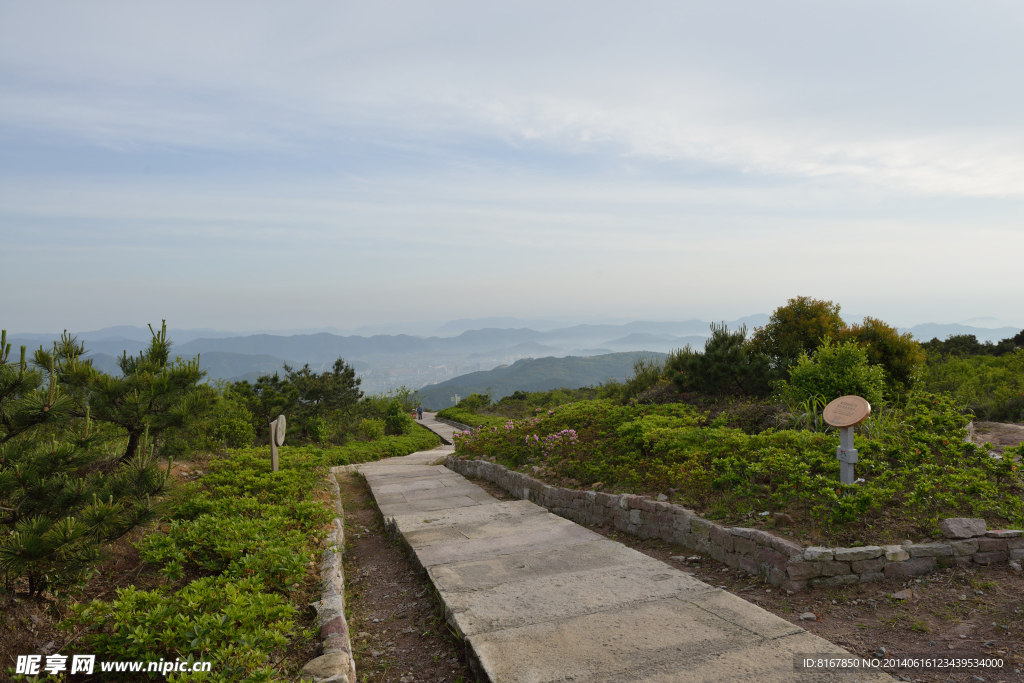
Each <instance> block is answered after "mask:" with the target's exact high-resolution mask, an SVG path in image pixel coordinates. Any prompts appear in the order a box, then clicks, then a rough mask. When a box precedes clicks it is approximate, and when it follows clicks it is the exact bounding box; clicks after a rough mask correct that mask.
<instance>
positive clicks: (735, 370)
mask: <svg viewBox="0 0 1024 683" xmlns="http://www.w3.org/2000/svg"><path fill="white" fill-rule="evenodd" d="M960 341H962V340H960ZM975 341H976V340H975ZM940 344H941V343H940ZM934 346H935V344H931V345H925V346H924V347H922V345H920V344H918V343H917V342H915V341H914V340H913V339H912V338H911V337H910V335H909V334H907V333H900V332H899V331H897V330H896V329H895V328H893V327H891V326H889V325H887V324H885V323H884V322H882V321H880V320H877V319H873V318H866V319H865V320H864V322H863V323H862V324H859V325H847V324H845V323H844V322H843V320H842V318H840V317H839V306H838V305H836V304H834V303H832V302H827V301H818V300H814V299H810V298H807V297H798V298H797V299H793V300H790V301H789V302H788V303H787V304H786V305H785V306H782V307H780V308H779V309H777V310H776V312H775V314H773V316H772V318H771V320H770V322H769V323H768V324H767V325H765V326H764V327H760V328H757V329H755V330H754V331H753V333H752V334H750V335H748V334H747V333H746V330H744V329H742V328H741V329H740V330H738V331H730V330H729V329H728V328H727V327H726V326H725V325H713V326H712V329H711V337H710V338H709V339H708V340H707V342H706V344H705V346H704V349H703V350H702V351H697V350H694V349H691V348H685V349H682V350H680V351H677V352H675V353H673V354H671V355H670V356H669V357H667V358H665V359H663V360H656V361H654V362H650V361H647V362H638V363H637V364H636V366H635V368H634V371H633V373H632V376H631V377H630V378H629V379H628V381H626V382H612V383H606V384H603V385H598V386H594V387H590V388H587V389H583V390H568V389H562V390H559V391H548V392H525V391H519V392H516V393H514V394H512V395H511V396H507V397H504V398H502V399H501V400H500V401H498V402H497V403H495V402H493V401H492V400H491V397H490V396H489V395H487V394H486V393H480V394H474V395H471V396H469V397H467V399H465V400H463V401H462V402H461V403H460V404H459V405H458V406H456V407H454V408H451V409H448V410H446V411H442V413H441V414H442V415H450V416H452V419H458V420H459V421H461V422H463V423H466V424H471V425H479V426H478V427H477V429H475V430H474V431H472V432H471V433H464V434H459V435H457V437H458V438H457V441H456V453H457V454H459V455H461V456H463V457H488V458H490V459H494V460H497V461H498V462H501V463H503V464H505V465H507V466H509V467H514V468H521V469H523V468H525V469H528V470H530V471H533V472H534V473H537V474H540V475H541V476H547V477H551V478H554V479H555V480H558V481H559V482H560V483H562V484H563V485H569V486H576V487H586V488H593V489H597V490H616V491H630V492H636V493H647V494H651V495H657V494H664V495H666V496H668V497H669V499H670V500H673V501H676V502H679V503H681V504H683V505H686V506H690V507H693V508H695V509H697V510H698V511H700V512H701V513H703V514H705V515H706V516H708V517H710V518H712V519H717V520H723V521H726V522H728V523H730V524H748V525H760V524H764V523H765V522H766V520H768V519H771V518H772V517H771V514H772V513H780V514H781V515H783V516H784V518H785V519H788V520H790V523H791V524H795V525H796V526H799V527H801V528H803V529H804V530H805V531H806V530H811V533H813V534H817V535H821V536H824V537H828V538H831V539H833V540H837V541H850V542H852V540H853V539H856V538H863V537H864V536H865V535H866V534H869V535H870V537H874V538H878V539H879V540H882V539H889V540H898V539H897V537H899V536H901V535H902V537H906V534H918V535H920V534H930V533H934V532H936V530H937V523H938V520H939V519H941V518H942V517H948V516H978V517H985V518H986V519H988V520H989V522H990V524H991V525H993V526H995V527H1006V526H1012V527H1016V528H1021V527H1022V526H1024V502H1022V495H1024V469H1022V468H1021V466H1020V459H1021V455H1022V454H1024V447H1019V448H1010V449H1007V450H1005V451H1004V453H1003V454H1002V455H1001V456H992V455H990V453H989V452H988V451H989V449H987V448H985V447H979V446H976V445H974V444H972V443H965V437H966V434H967V432H966V429H965V427H966V425H967V423H968V422H969V421H970V420H971V419H973V418H974V417H975V411H978V412H979V413H983V414H984V415H1005V416H1006V418H1007V419H1014V420H1021V419H1024V414H1022V413H1021V412H1020V407H1019V404H1018V403H1016V401H1019V400H1020V399H1021V398H1022V396H1021V394H1022V384H1021V382H1022V380H1024V349H1021V348H1019V347H1018V346H1017V345H1016V343H1015V341H1014V340H1013V339H1011V340H1006V341H1004V342H1002V343H999V344H988V345H985V344H981V345H979V349H980V350H979V351H978V352H977V355H974V356H969V357H961V356H958V355H956V354H955V353H952V352H950V353H938V352H936V350H935V349H934V348H931V347H934ZM946 347H953V348H957V349H959V348H961V347H963V344H961V343H959V341H958V340H953V343H951V344H948V345H946ZM847 394H857V395H860V396H864V397H866V398H868V399H869V401H870V402H871V403H872V407H873V412H872V415H871V417H870V418H869V419H868V420H867V421H866V422H864V423H863V424H861V425H860V426H858V427H857V436H856V447H857V449H858V450H859V457H860V461H859V462H858V463H857V470H856V471H857V476H858V477H859V478H860V479H859V480H858V482H857V483H856V484H854V485H842V484H840V483H839V462H838V460H837V459H836V457H835V452H836V447H837V445H838V433H837V432H836V431H835V430H834V429H832V428H831V427H830V426H829V425H827V424H826V423H825V422H824V420H823V419H822V410H823V408H824V407H825V405H826V404H827V403H828V402H829V401H831V400H833V399H835V398H838V397H839V396H843V395H847ZM1000 411H1001V412H1000ZM474 416H475V421H474ZM460 418H461V419H460ZM531 468H532V469H531Z"/></svg>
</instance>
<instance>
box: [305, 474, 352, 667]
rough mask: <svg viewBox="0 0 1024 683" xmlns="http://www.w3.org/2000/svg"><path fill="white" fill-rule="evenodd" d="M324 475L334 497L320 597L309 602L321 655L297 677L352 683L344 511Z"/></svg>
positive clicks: (330, 478) (333, 479)
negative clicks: (342, 560) (320, 642)
mask: <svg viewBox="0 0 1024 683" xmlns="http://www.w3.org/2000/svg"><path fill="white" fill-rule="evenodd" d="M336 469H340V468H335V469H332V470H331V472H330V474H329V475H328V477H327V481H328V484H329V485H330V487H331V493H332V496H333V498H334V510H335V513H336V514H337V515H338V516H337V517H335V518H334V521H333V523H332V524H333V529H332V530H331V532H330V533H329V534H328V535H327V548H326V549H325V550H324V552H323V555H321V558H320V590H321V594H320V599H319V600H318V601H317V602H314V603H313V604H312V607H313V609H315V610H316V624H317V626H318V627H319V628H320V640H321V641H322V644H323V654H322V655H320V656H319V657H317V658H316V659H313V660H311V661H309V662H307V663H306V665H305V666H304V667H302V672H301V675H300V680H303V681H320V682H323V683H341V682H344V683H356V663H355V659H353V657H352V641H351V638H350V637H349V631H348V622H347V621H346V620H345V571H344V569H343V567H342V564H341V554H342V552H343V551H344V548H345V511H344V509H343V508H342V507H341V492H340V490H339V489H338V480H337V478H336V477H335V470H336Z"/></svg>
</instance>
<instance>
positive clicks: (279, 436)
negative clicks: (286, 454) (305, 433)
mask: <svg viewBox="0 0 1024 683" xmlns="http://www.w3.org/2000/svg"><path fill="white" fill-rule="evenodd" d="M286 424H287V422H286V421H285V419H284V415H278V416H277V426H276V427H274V440H275V441H277V445H278V446H283V445H284V429H285V426H286Z"/></svg>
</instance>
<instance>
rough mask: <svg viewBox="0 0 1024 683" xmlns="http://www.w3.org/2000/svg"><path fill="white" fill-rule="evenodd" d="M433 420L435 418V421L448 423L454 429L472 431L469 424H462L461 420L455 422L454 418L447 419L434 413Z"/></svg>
mask: <svg viewBox="0 0 1024 683" xmlns="http://www.w3.org/2000/svg"><path fill="white" fill-rule="evenodd" d="M434 420H436V421H437V422H443V423H444V424H446V425H448V426H449V427H455V428H456V429H461V430H462V431H464V432H471V431H473V428H472V427H470V426H469V425H464V424H462V423H461V422H456V421H455V420H449V419H448V418H447V417H438V416H436V415H435V416H434Z"/></svg>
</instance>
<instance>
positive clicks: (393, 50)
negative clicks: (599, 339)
mask: <svg viewBox="0 0 1024 683" xmlns="http://www.w3.org/2000/svg"><path fill="white" fill-rule="evenodd" d="M1022 30H1024V5H1021V4H1020V3H1015V2H984V1H979V2H972V3H963V2H943V1H935V0H929V1H928V2H923V1H922V2H892V0H888V1H886V2H870V1H857V2H847V1H843V0H836V1H833V2H826V3H823V2H811V1H808V2H780V1H777V0H750V1H742V2H740V1H734V0H721V1H719V2H711V3H709V2H685V1H674V2H654V1H651V2H644V3H636V2H631V3H627V2H618V3H612V2H603V1H601V0H588V1H587V2H551V1H550V0H548V1H546V2H531V1H524V0H519V1H517V2H514V3H513V2H506V3H480V2H445V1H436V2H429V3H423V2H389V1H386V0H383V1H378V2H372V3H367V2H358V3H357V2H345V1H339V0H334V1H331V2H304V1H301V0H299V1H296V2H288V3H280V2H260V1H256V0H246V1H245V2H227V1H221V2H216V3H210V2H189V1H182V0H179V1H178V2H174V3H139V2H104V1H102V0H99V1H96V2H89V3H68V2H64V3H57V2H48V1H46V0H41V1H40V2H34V3H25V2H12V1H8V0H0V288H2V291H3V295H2V297H0V327H4V328H6V329H8V330H12V331H20V332H29V331H50V330H59V329H64V328H68V329H97V328H100V327H104V326H108V325H123V324H127V325H145V324H146V323H148V322H157V321H158V320H160V319H167V320H168V324H169V325H172V326H174V327H181V328H190V327H209V328H215V329H234V330H244V329H286V328H306V327H310V328H317V327H329V326H334V327H338V328H341V329H352V328H355V327H357V326H359V325H367V324H375V323H382V322H386V321H402V320H406V321H416V320H445V319H453V318H471V317H484V316H519V317H524V318H528V317H529V318H535V317H550V316H556V317H557V316H571V317H572V318H573V319H588V318H592V319H594V320H598V319H644V320H681V319H688V318H693V317H697V318H702V319H711V320H713V319H734V318H738V317H740V316H745V315H750V314H753V313H769V312H771V311H772V310H773V309H774V308H775V307H777V306H779V305H781V304H783V303H784V302H785V300H786V299H788V298H790V297H794V296H797V295H806V296H814V297H816V298H823V299H830V300H833V301H836V302H838V303H840V304H841V305H842V307H843V311H844V313H847V314H850V313H853V314H857V315H872V316H875V317H880V318H882V319H885V320H887V321H889V322H891V323H893V324H898V325H904V326H909V325H913V324H917V323H922V322H955V321H960V320H964V319H970V318H975V317H982V316H993V317H996V318H999V319H1002V320H1007V321H1010V322H1011V323H1013V324H1017V325H1024V285H1022V282H1024V278H1022V277H1021V274H1020V273H1021V271H1022V270H1024V269H1022V267H1021V254H1022V253H1024V89H1022V88H1021V87H1020V66H1021V64H1024V41H1021V40H1020V35H1021V34H1022Z"/></svg>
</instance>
